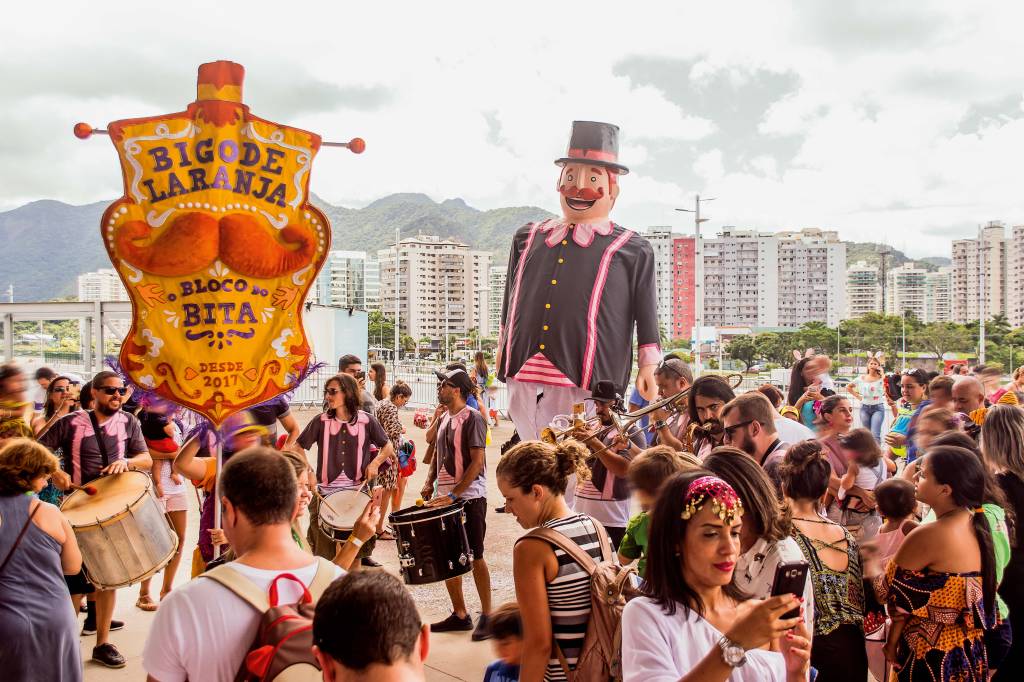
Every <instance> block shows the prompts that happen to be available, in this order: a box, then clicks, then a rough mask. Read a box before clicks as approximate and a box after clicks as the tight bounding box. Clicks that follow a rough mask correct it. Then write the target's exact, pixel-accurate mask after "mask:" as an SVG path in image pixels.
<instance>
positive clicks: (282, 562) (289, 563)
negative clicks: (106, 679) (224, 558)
mask: <svg viewBox="0 0 1024 682" xmlns="http://www.w3.org/2000/svg"><path fill="white" fill-rule="evenodd" d="M220 492H221V496H222V500H223V503H224V515H223V518H222V523H223V526H224V533H225V535H227V539H228V542H229V543H230V544H231V547H232V548H233V549H234V550H235V553H236V554H237V556H238V558H237V559H236V560H235V561H232V562H230V563H229V564H226V565H227V566H230V567H231V568H232V569H233V570H234V571H236V572H238V573H240V574H242V576H244V577H245V578H247V579H248V580H250V581H251V582H252V583H254V584H255V585H256V587H257V588H258V589H259V590H261V591H262V592H263V593H266V592H267V591H268V590H269V588H270V584H271V582H272V581H273V579H274V578H275V577H277V576H278V575H279V574H281V573H291V574H292V575H294V576H295V577H296V578H298V579H299V580H300V581H302V583H303V585H306V586H309V585H310V584H312V583H313V580H314V577H316V575H317V572H318V571H330V572H331V574H332V575H333V577H338V576H340V575H343V573H344V572H343V571H342V570H341V569H340V568H338V567H337V566H334V565H333V564H329V563H327V562H326V560H322V559H318V558H316V557H313V556H311V555H310V554H308V553H307V552H305V551H303V550H302V549H301V548H299V546H298V545H297V544H296V543H295V540H293V539H292V531H291V519H292V513H293V512H294V510H295V503H296V498H297V496H298V484H297V482H296V479H295V471H294V469H293V468H292V465H291V464H290V463H289V462H288V460H287V459H285V457H283V456H282V455H281V454H280V453H279V452H276V451H274V450H271V449H269V448H250V449H248V450H243V451H242V452H239V453H237V454H235V455H234V456H232V458H231V460H230V461H229V462H228V463H227V465H226V466H225V467H224V473H223V474H221V479H220ZM278 588H279V603H282V604H288V603H293V602H296V601H298V600H299V597H300V596H301V595H300V591H299V586H298V585H297V584H295V583H294V582H293V581H288V580H284V581H280V582H278ZM261 617H262V614H261V613H259V612H257V611H256V609H255V608H253V607H252V606H251V605H250V604H249V603H248V602H246V601H245V600H243V599H242V598H241V597H239V596H238V595H236V594H235V593H234V592H233V591H231V590H230V589H228V588H227V587H225V586H223V585H221V584H220V583H219V582H217V581H215V580H213V579H203V578H202V577H200V578H197V579H196V580H193V581H192V582H190V583H188V584H187V585H184V586H183V587H180V588H178V589H176V590H174V591H173V592H171V593H170V594H169V595H168V596H167V597H166V598H165V599H164V600H163V602H161V604H160V610H159V611H157V614H156V618H155V619H154V621H153V627H152V628H151V629H150V631H149V638H148V639H147V640H146V646H145V649H144V650H143V653H142V665H143V667H144V668H145V669H146V672H147V673H148V675H149V677H148V679H149V680H152V681H159V682H183V681H184V680H193V681H195V680H231V679H234V678H235V675H236V674H237V672H238V670H239V668H240V667H241V665H242V661H243V659H244V658H245V655H246V653H247V652H248V650H249V646H250V645H251V644H252V642H253V639H254V638H255V636H256V630H257V628H258V627H259V623H260V618H261Z"/></svg>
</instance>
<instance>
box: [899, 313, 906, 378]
mask: <svg viewBox="0 0 1024 682" xmlns="http://www.w3.org/2000/svg"><path fill="white" fill-rule="evenodd" d="M901 314H902V316H903V353H902V355H903V369H902V370H900V371H901V372H906V371H907V311H906V309H905V308H904V310H903V311H902V313H901Z"/></svg>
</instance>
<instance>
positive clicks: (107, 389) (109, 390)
mask: <svg viewBox="0 0 1024 682" xmlns="http://www.w3.org/2000/svg"><path fill="white" fill-rule="evenodd" d="M98 390H100V391H103V392H104V393H106V394H107V395H114V394H115V393H117V394H118V395H125V394H127V393H128V388H127V387H126V386H121V387H117V386H100V387H99V389H98Z"/></svg>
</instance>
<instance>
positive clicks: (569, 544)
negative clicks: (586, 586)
mask: <svg viewBox="0 0 1024 682" xmlns="http://www.w3.org/2000/svg"><path fill="white" fill-rule="evenodd" d="M527 538H535V539H537V540H544V541H545V542H549V543H551V544H552V545H554V546H555V547H558V548H559V549H561V550H562V551H563V552H565V553H566V554H568V555H569V556H570V557H571V558H572V560H573V561H575V562H576V563H577V564H579V565H580V567H581V568H583V570H584V571H586V572H587V574H588V575H593V574H594V569H596V568H597V562H596V561H594V558H593V557H592V556H590V555H589V554H587V553H586V552H584V551H583V548H581V547H580V546H579V545H577V544H576V543H575V542H573V541H572V540H570V539H569V538H568V537H566V536H565V535H562V534H561V533H559V532H558V531H557V530H554V529H551V528H543V527H541V528H534V529H533V530H531V531H530V532H529V533H527V534H526V535H524V536H523V537H521V538H519V540H526V539H527ZM519 540H517V542H518V541H519Z"/></svg>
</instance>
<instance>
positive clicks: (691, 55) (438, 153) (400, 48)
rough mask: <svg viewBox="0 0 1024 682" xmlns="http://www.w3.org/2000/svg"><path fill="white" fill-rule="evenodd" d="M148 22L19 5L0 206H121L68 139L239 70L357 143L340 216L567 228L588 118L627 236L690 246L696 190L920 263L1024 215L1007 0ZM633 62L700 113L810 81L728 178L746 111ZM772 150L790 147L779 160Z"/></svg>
mask: <svg viewBox="0 0 1024 682" xmlns="http://www.w3.org/2000/svg"><path fill="white" fill-rule="evenodd" d="M142 7H143V6H140V5H138V4H137V3H136V4H130V3H127V2H124V1H122V2H94V3H91V4H89V5H88V6H86V5H82V4H78V5H70V4H68V5H67V6H66V7H61V8H59V9H58V8H55V7H53V6H51V5H47V4H45V3H35V4H30V3H21V4H18V5H13V6H11V7H8V8H6V13H5V22H4V24H3V26H0V44H2V45H4V50H3V51H2V53H0V82H3V83H4V84H5V88H4V90H3V91H2V92H0V130H2V138H0V209H2V208H12V207H14V206H16V205H19V204H21V203H24V202H26V201H29V200H32V199H37V198H42V197H52V198H58V199H62V200H65V201H69V202H74V203H80V202H86V201H93V200H96V199H100V198H107V197H113V196H116V195H117V194H119V193H120V173H119V171H118V169H117V166H116V161H115V158H114V155H113V153H112V150H111V149H110V147H109V142H108V141H106V140H104V139H103V138H99V139H96V138H94V139H92V140H90V141H88V142H84V143H83V142H79V141H77V140H75V139H74V138H73V137H72V136H71V134H70V129H71V126H72V124H73V123H74V122H75V121H77V120H87V121H90V122H92V123H94V124H96V125H102V124H104V123H106V122H107V121H110V120H114V119H117V118H128V117H133V116H140V115H148V114H153V113H160V112H167V111H174V110H178V109H180V108H182V107H183V106H184V105H185V104H186V103H187V102H189V101H190V100H191V99H192V98H193V95H194V77H195V69H196V67H197V66H198V64H199V63H201V62H203V61H209V60H211V59H216V58H230V59H233V60H235V61H238V62H240V63H242V64H244V65H246V67H247V69H248V79H247V83H246V100H247V102H248V103H249V104H250V105H251V106H252V108H253V111H254V112H255V113H257V114H259V115H264V116H268V117H271V118H275V117H280V118H276V120H280V121H281V122H283V123H289V124H292V125H296V126H300V127H306V128H308V129H311V130H315V131H317V132H319V133H321V134H322V135H323V136H324V137H325V138H327V139H342V140H344V139H348V138H350V137H353V136H356V135H358V136H361V137H364V138H365V139H366V140H367V152H366V153H365V154H364V155H362V156H359V157H357V156H353V155H351V154H348V153H347V152H344V151H338V150H325V151H323V152H322V153H321V154H320V156H319V158H318V159H317V161H316V164H315V171H314V174H313V180H312V189H313V191H315V192H316V193H317V194H319V195H320V196H322V197H324V198H325V199H327V200H331V201H338V202H347V203H350V204H363V203H367V202H370V201H372V200H374V199H376V198H379V197H381V196H384V195H386V194H389V193H392V192H399V191H419V192H426V193H427V194H429V195H431V196H432V197H434V198H435V199H443V198H449V197H455V196H460V197H463V198H464V199H465V200H466V201H467V202H468V203H470V204H471V205H474V206H477V207H480V208H490V207H495V206H504V205H513V204H537V205H540V206H543V207H545V208H548V209H550V210H557V201H556V195H555V193H554V183H555V178H556V172H557V171H556V169H555V167H554V166H553V165H552V163H551V162H552V160H553V159H554V158H556V157H557V156H560V155H561V154H562V153H563V151H564V149H565V146H566V144H567V142H568V133H569V127H570V122H571V121H572V120H573V119H576V118H581V119H596V120H608V121H611V122H615V123H617V124H619V125H620V126H621V128H622V150H621V151H622V159H623V161H624V162H625V163H626V164H627V165H630V166H631V167H632V168H633V169H634V172H633V173H631V174H630V175H629V176H628V177H626V178H624V179H623V181H622V196H621V199H620V201H619V205H618V206H617V207H616V213H615V217H616V218H617V219H618V220H620V221H621V222H623V223H624V224H627V225H630V226H633V227H637V228H641V227H643V226H644V225H646V224H666V223H673V224H676V225H678V226H679V227H680V228H681V229H688V225H689V221H688V219H687V218H686V217H685V216H681V215H679V214H677V213H675V212H674V211H672V208H674V207H677V206H679V205H682V204H683V203H684V202H685V203H686V204H687V205H688V204H689V201H690V198H691V197H692V195H693V194H694V193H695V192H701V193H704V194H713V195H715V196H717V197H718V201H717V202H716V203H715V205H714V209H715V210H714V211H713V217H712V221H711V222H710V223H708V224H707V225H706V229H708V230H709V231H713V230H714V229H715V228H716V227H720V226H722V225H741V226H749V227H755V228H759V229H774V228H779V229H781V228H792V227H800V226H804V225H816V226H822V227H833V228H838V229H839V230H840V232H841V233H842V234H843V236H844V237H845V238H848V239H858V240H863V239H875V240H882V239H889V240H890V241H893V243H894V245H895V246H898V247H906V248H907V249H908V250H909V251H911V252H912V253H915V254H918V255H946V254H948V251H949V241H948V240H949V239H950V237H951V236H953V235H967V234H969V233H971V232H972V231H973V230H974V229H975V226H976V225H977V224H978V223H980V222H984V221H987V220H989V219H991V218H1003V219H1006V220H1008V221H1010V222H1024V205H1022V204H1024V199H1021V198H1020V192H1019V180H1018V178H1017V172H1016V170H1017V166H1018V165H1019V160H1018V159H1019V157H1020V150H1021V149H1024V144H1022V143H1024V115H1022V113H1024V112H1022V108H1021V104H1022V99H1021V93H1022V87H1021V85H1020V80H1019V64H1021V63H1022V62H1024V42H1021V41H1019V39H1018V36H1017V35H1016V31H1017V28H1018V27H1019V26H1020V25H1021V20H1022V19H1024V7H1021V6H1019V5H1017V4H1014V3H998V2H994V1H984V2H975V3H960V2H952V1H951V0H950V1H940V2H892V3H886V4H885V5H880V4H879V3H871V2H863V1H854V0H851V2H849V3H845V4H843V5H841V6H840V5H835V4H834V3H827V7H826V5H822V4H821V3H819V2H817V1H816V0H792V1H788V2H786V1H782V0H775V1H770V2H763V3H743V4H735V3H701V4H698V3H671V2H667V1H666V2H650V3H642V4H636V5H631V6H630V5H624V4H622V3H621V2H605V1H598V2H594V3H591V4H590V5H587V6H586V7H582V6H579V5H550V4H541V3H520V4H519V5H517V6H514V7H513V6H506V7H504V8H502V9H501V11H500V12H499V11H498V8H496V7H485V6H482V5H480V4H479V3H469V2H449V3H443V4H440V5H438V4H436V3H435V4H427V3H414V2H393V3H387V4H378V5H374V6H369V5H367V4H364V5H362V6H359V5H353V4H351V3H344V4H340V3H339V4H328V3H321V2H302V1H295V2H292V3H288V4H285V5H282V4H281V3H271V2H265V1H264V2H250V3H248V4H246V5H245V6H244V9H241V10H240V9H239V8H238V7H237V6H230V5H223V6H218V5H216V4H211V3H208V2H204V3H199V2H191V3H178V4H176V5H174V6H173V7H171V6H166V7H163V8H162V9H159V10H156V9H151V10H144V9H142ZM635 57H643V58H651V59H655V58H657V59H661V60H678V63H679V65H680V67H679V70H678V74H677V80H678V83H677V88H676V90H677V91H678V90H685V89H690V90H692V92H693V94H694V96H695V97H698V98H699V96H701V94H702V92H703V90H702V89H703V88H706V87H707V86H708V85H709V83H712V82H713V79H715V78H718V77H719V76H720V75H723V74H724V77H725V78H727V80H728V84H729V86H730V87H731V88H733V89H735V91H736V92H742V91H743V89H744V88H750V87H753V86H755V85H757V83H756V79H757V78H758V77H759V76H758V74H762V73H775V74H791V75H792V76H793V82H794V83H795V86H794V87H793V89H792V90H791V91H787V92H783V93H780V94H779V95H778V99H777V100H776V101H774V102H772V103H769V104H768V105H767V110H764V111H761V110H759V111H751V112H745V113H746V114H747V116H746V117H740V119H741V120H747V119H749V120H751V121H754V123H753V124H752V127H751V130H750V131H749V132H750V135H751V139H755V140H757V141H758V142H759V145H758V147H757V148H756V149H751V150H750V151H749V153H748V154H746V155H744V156H745V158H744V159H742V160H737V159H736V158H734V157H735V154H734V152H735V150H731V151H730V150H726V149H725V148H724V147H722V141H721V140H720V139H716V136H717V138H721V136H722V134H724V128H723V127H722V126H721V125H720V121H722V120H726V119H728V120H730V121H735V120H740V119H737V118H736V117H735V116H734V114H735V112H734V111H730V110H729V107H741V106H745V104H744V103H745V100H743V99H742V98H736V99H735V100H734V101H724V102H717V101H716V104H715V106H716V107H719V109H718V110H717V111H716V110H711V111H697V110H690V109H688V108H687V107H685V106H682V105H680V104H679V103H678V102H679V99H678V98H676V97H674V95H673V92H670V90H672V88H669V87H667V86H664V85H662V86H661V87H658V86H654V85H651V84H649V83H646V82H643V83H641V82H638V81H635V80H634V79H632V78H630V77H626V76H623V75H617V73H616V69H615V67H616V65H617V64H620V63H621V62H623V60H626V59H629V58H635ZM1015 94H1016V98H1015V97H1014V95H1015ZM971 112H984V116H982V115H980V114H978V115H975V119H977V126H976V127H977V130H973V129H961V123H962V122H963V121H964V120H965V117H968V116H969V115H970V114H971ZM716 119H717V120H716ZM781 140H788V141H789V142H788V144H791V145H794V148H793V151H792V153H788V154H783V153H781V152H779V150H778V149H777V148H776V147H774V146H773V145H774V144H775V142H777V141H781ZM760 143H763V145H762V144H760ZM666 150H671V154H672V156H671V157H669V158H668V160H666V159H665V158H664V157H665V154H666ZM676 157H678V158H676ZM900 240H902V243H900Z"/></svg>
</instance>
